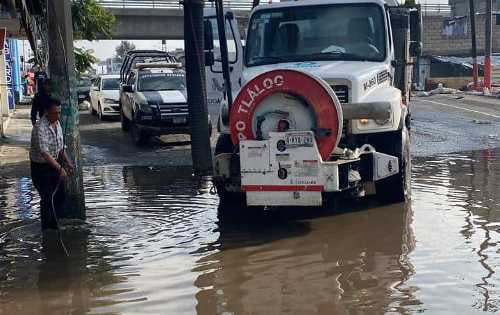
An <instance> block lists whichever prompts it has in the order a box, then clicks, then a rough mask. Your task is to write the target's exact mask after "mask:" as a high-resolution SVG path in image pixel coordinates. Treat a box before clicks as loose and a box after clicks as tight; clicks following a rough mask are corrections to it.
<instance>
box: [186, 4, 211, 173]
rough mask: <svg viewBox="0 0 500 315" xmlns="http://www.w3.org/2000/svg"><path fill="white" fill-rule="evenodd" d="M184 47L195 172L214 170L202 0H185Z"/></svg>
mask: <svg viewBox="0 0 500 315" xmlns="http://www.w3.org/2000/svg"><path fill="white" fill-rule="evenodd" d="M184 50H185V54H186V83H187V93H188V104H189V122H190V125H191V156H192V159H193V168H194V173H195V175H198V176H205V175H210V174H211V173H212V149H211V147H210V135H209V128H208V109H207V92H206V88H205V55H204V34H203V0H184Z"/></svg>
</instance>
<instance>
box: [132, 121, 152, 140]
mask: <svg viewBox="0 0 500 315" xmlns="http://www.w3.org/2000/svg"><path fill="white" fill-rule="evenodd" d="M130 129H131V135H132V140H133V141H134V144H135V145H137V146H143V145H145V144H146V143H147V142H148V140H149V136H148V135H147V134H146V133H145V132H144V131H142V130H141V129H140V128H139V127H138V126H137V124H135V123H134V122H133V121H132V122H131V124H130Z"/></svg>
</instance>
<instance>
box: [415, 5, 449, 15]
mask: <svg viewBox="0 0 500 315" xmlns="http://www.w3.org/2000/svg"><path fill="white" fill-rule="evenodd" d="M420 7H421V8H422V14H423V15H436V16H450V15H451V7H450V6H449V5H447V4H421V5H420Z"/></svg>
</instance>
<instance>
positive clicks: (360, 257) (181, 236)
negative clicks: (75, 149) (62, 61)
mask: <svg viewBox="0 0 500 315" xmlns="http://www.w3.org/2000/svg"><path fill="white" fill-rule="evenodd" d="M498 154H500V150H491V149H485V150H479V151H471V152H464V153H454V154H437V155H432V156H426V157H416V158H414V160H413V187H412V198H413V200H412V202H411V204H407V205H404V204H396V205H391V206H380V205H379V204H377V203H376V202H375V201H373V200H371V199H370V198H367V199H363V200H360V201H351V202H349V203H343V204H342V205H341V206H340V209H337V210H335V211H334V212H333V213H325V212H324V211H318V210H317V209H306V208H304V209H301V210H295V211H293V212H290V211H283V210H282V211H273V212H269V213H265V214H264V215H263V216H255V217H251V218H250V219H248V218H245V219H238V217H239V216H237V217H235V218H233V217H230V218H229V217H223V218H218V215H217V207H218V198H217V197H216V196H214V195H212V194H210V193H209V189H208V187H207V185H206V184H205V183H201V184H200V183H198V182H197V180H195V179H194V178H193V177H191V175H190V173H191V169H190V168H189V167H186V168H182V167H177V168H148V167H128V166H125V167H122V166H105V167H87V168H86V169H85V172H84V178H85V189H86V201H87V207H88V210H87V216H88V218H87V225H86V226H84V227H81V226H78V227H71V225H70V226H68V227H66V230H65V231H63V233H62V239H63V241H64V243H65V245H66V247H67V248H68V251H69V253H70V256H69V257H65V255H64V252H63V250H62V249H61V245H60V243H59V241H58V238H57V235H56V234H54V235H50V234H49V235H45V236H44V237H43V238H42V237H41V235H40V230H39V221H36V220H34V219H36V218H37V217H38V215H37V212H38V205H37V203H38V195H37V194H36V192H35V191H34V188H33V187H32V185H31V181H30V179H29V178H24V177H23V178H15V177H11V178H7V179H6V180H5V181H4V180H3V181H2V182H1V184H0V196H1V197H0V198H1V199H0V207H1V208H2V209H6V211H2V212H1V213H0V215H1V217H0V231H2V232H1V233H2V234H0V314H83V313H88V314H145V313H148V314H192V313H196V312H198V313H200V314H215V313H219V314H278V313H286V314H312V313H319V314H380V313H385V312H389V313H403V314H405V313H408V314H410V313H418V312H423V311H425V312H427V313H429V314H472V313H476V312H482V311H488V312H495V311H498V308H499V307H500V301H499V297H500V294H499V293H500V292H499V289H498V287H499V284H500V283H499V280H500V279H499V277H498V273H496V270H497V269H498V265H499V264H500V263H499V261H500V259H499V258H500V257H499V256H500V255H499V253H498V244H497V243H498V241H499V239H500V237H499V232H500V215H498V214H497V213H498V209H499V204H500V198H499V197H498V196H499V195H500V162H499V159H498ZM234 210H236V211H237V210H238V209H234Z"/></svg>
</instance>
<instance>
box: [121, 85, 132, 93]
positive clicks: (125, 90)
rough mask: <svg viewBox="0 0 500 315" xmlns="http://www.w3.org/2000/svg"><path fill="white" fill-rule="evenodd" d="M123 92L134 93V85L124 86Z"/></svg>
mask: <svg viewBox="0 0 500 315" xmlns="http://www.w3.org/2000/svg"><path fill="white" fill-rule="evenodd" d="M123 92H127V93H134V87H133V86H132V85H124V86H123Z"/></svg>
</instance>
